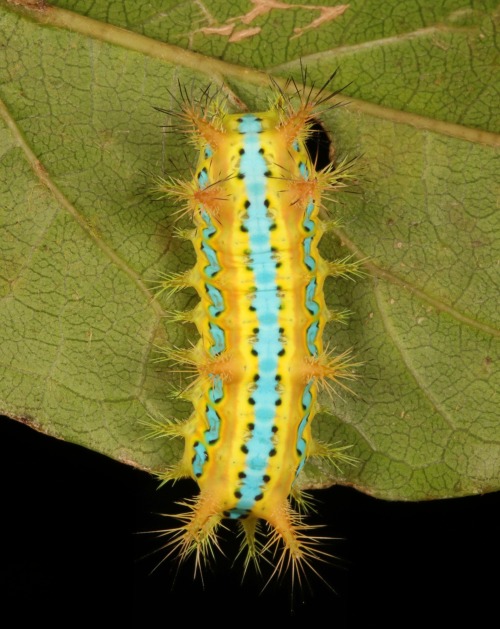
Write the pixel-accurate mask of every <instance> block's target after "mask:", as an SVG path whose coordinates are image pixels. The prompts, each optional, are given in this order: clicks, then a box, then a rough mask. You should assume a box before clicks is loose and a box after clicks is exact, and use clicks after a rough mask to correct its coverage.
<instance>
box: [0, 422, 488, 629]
mask: <svg viewBox="0 0 500 629" xmlns="http://www.w3.org/2000/svg"><path fill="white" fill-rule="evenodd" d="M0 451H1V462H2V463H1V464H2V472H3V474H2V479H3V483H2V487H3V492H2V494H3V495H2V514H3V515H2V527H1V528H2V536H1V543H0V553H1V567H0V597H1V599H2V605H1V607H0V611H1V614H2V616H3V614H5V613H7V610H10V609H11V610H14V612H15V614H16V619H17V621H18V622H20V621H22V620H23V619H24V618H25V617H28V615H30V616H31V615H35V616H36V618H37V619H38V620H43V619H46V618H47V619H54V620H55V619H60V618H68V619H70V618H72V619H73V620H77V619H81V617H82V616H85V617H91V618H95V619H98V618H105V617H106V618H113V619H114V620H116V621H117V622H118V621H122V620H132V619H134V621H136V622H137V621H142V622H143V626H144V623H146V624H147V626H151V625H150V623H154V624H157V623H159V624H160V625H162V626H163V625H164V624H166V625H168V624H169V619H170V620H172V617H174V618H176V619H177V621H178V620H179V619H185V620H186V622H187V621H192V622H203V621H206V620H207V618H216V619H217V620H218V621H223V622H224V623H228V624H234V623H235V622H237V621H238V620H237V619H239V621H242V620H245V623H246V622H254V621H259V620H260V619H264V618H265V619H268V620H281V621H283V622H293V621H294V620H297V621H301V622H303V621H306V622H307V621H312V622H320V621H324V620H325V619H327V618H328V619H329V622H328V625H331V626H334V627H348V626H349V627H352V626H353V625H354V626H358V624H361V623H363V624H364V623H365V622H370V624H371V623H372V622H373V623H375V622H376V623H378V622H383V623H384V624H385V625H386V626H398V625H399V626H406V625H407V622H410V620H411V624H412V625H413V624H414V623H415V622H419V621H421V622H425V623H426V625H427V624H430V625H433V624H434V622H437V621H438V620H439V619H442V620H446V621H447V622H449V621H450V619H451V618H452V617H453V616H456V618H457V619H461V620H463V619H464V615H465V614H469V613H470V614H472V615H473V618H474V625H475V626H484V625H483V622H482V621H481V618H486V616H487V615H488V614H489V612H490V611H492V610H494V609H495V608H496V605H497V599H498V570H499V565H500V564H499V559H500V553H499V542H498V532H499V525H498V523H499V517H498V515H499V506H500V494H499V493H496V494H489V495H484V496H476V497H470V498H461V499H454V500H442V501H434V502H427V503H391V502H385V501H381V500H376V499H374V498H370V497H368V496H365V495H363V494H361V493H359V492H357V491H355V490H353V489H350V488H346V487H334V488H332V489H329V490H323V491H319V492H315V496H316V498H317V500H318V506H317V508H318V515H317V516H316V518H315V522H317V523H324V524H325V525H326V527H325V529H324V532H323V534H325V535H328V536H333V537H340V538H343V539H342V540H334V541H330V542H328V547H327V549H328V550H329V551H332V552H334V553H335V554H336V555H337V556H338V557H339V558H340V559H339V560H338V561H336V562H334V563H333V564H332V565H324V566H321V565H320V566H319V570H320V572H321V574H322V576H323V577H324V578H325V580H327V581H328V582H329V583H330V585H331V587H332V588H334V590H335V592H333V591H332V590H330V589H329V588H328V587H327V586H326V585H325V584H324V583H322V582H321V581H320V580H319V579H317V578H316V577H314V575H313V576H311V577H310V578H309V580H308V581H309V582H308V583H305V584H304V585H303V587H302V589H300V588H297V587H295V590H294V593H293V595H292V594H291V586H290V580H289V579H288V578H285V579H282V580H280V581H274V582H272V583H270V584H269V585H268V587H267V588H266V589H265V590H264V591H263V592H261V590H262V585H263V583H265V578H258V577H256V575H255V574H254V573H253V572H251V573H249V574H248V575H247V577H246V578H245V580H244V581H243V583H242V582H241V575H242V570H241V564H240V563H238V562H237V563H236V564H234V565H233V561H232V559H233V558H234V555H235V553H236V552H237V548H238V545H237V543H236V542H235V540H234V538H235V535H233V534H232V533H231V532H228V533H227V534H225V537H226V538H227V539H226V540H225V542H224V544H223V548H224V550H225V552H226V555H227V559H225V558H224V557H223V556H218V557H217V560H216V561H214V562H212V563H213V566H212V569H210V568H208V569H206V570H205V571H204V581H203V583H202V582H201V580H200V579H199V578H198V579H196V580H194V579H193V566H192V564H190V563H188V564H186V565H184V566H182V567H181V569H180V570H177V562H176V561H175V559H168V560H166V561H164V562H163V563H162V564H161V565H160V566H158V567H157V568H156V570H154V568H155V566H157V564H158V562H159V561H160V559H161V558H162V556H163V555H162V554H161V553H154V554H153V555H149V556H147V555H148V554H149V553H151V552H153V551H154V550H155V549H158V547H159V546H160V542H159V540H158V539H155V537H154V536H153V535H149V534H139V533H138V532H140V531H151V530H154V529H157V528H161V527H166V526H168V525H169V524H170V525H172V522H170V523H169V522H168V521H167V520H166V519H165V518H164V517H160V516H158V515H156V514H157V513H171V512H174V511H175V510H176V505H175V501H176V500H182V499H183V498H185V497H187V496H189V495H192V494H193V492H194V488H195V486H194V484H193V483H191V482H189V481H186V482H180V483H177V484H176V485H174V486H171V485H169V486H167V487H164V488H162V489H161V490H158V488H157V487H158V482H157V481H156V480H155V479H154V478H152V477H151V476H149V475H148V474H146V473H143V472H140V471H138V470H134V469H132V468H129V467H127V466H125V465H122V464H120V463H117V462H115V461H112V460H110V459H108V458H106V457H103V456H100V455H98V454H96V453H94V452H90V451H88V450H85V449H84V448H80V447H78V446H75V445H72V444H67V443H64V442H61V441H57V440H55V439H51V438H49V437H46V436H44V435H41V434H39V433H37V432H35V431H33V430H31V429H30V428H27V427H26V426H23V425H22V424H19V423H17V422H14V421H12V420H8V419H6V418H2V419H1V421H0ZM153 570H154V571H153ZM152 571H153V572H152ZM493 613H494V614H495V615H494V617H495V616H496V613H495V612H493ZM184 614H185V615H186V616H184ZM235 614H237V616H235ZM428 621H429V622H428ZM431 621H432V622H431ZM264 626H265V625H264Z"/></svg>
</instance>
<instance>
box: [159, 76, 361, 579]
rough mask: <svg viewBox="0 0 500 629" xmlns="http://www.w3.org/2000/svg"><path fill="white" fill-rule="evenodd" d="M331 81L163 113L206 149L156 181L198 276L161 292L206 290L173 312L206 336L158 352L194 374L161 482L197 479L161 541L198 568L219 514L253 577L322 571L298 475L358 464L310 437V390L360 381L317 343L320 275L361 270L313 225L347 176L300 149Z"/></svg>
mask: <svg viewBox="0 0 500 629" xmlns="http://www.w3.org/2000/svg"><path fill="white" fill-rule="evenodd" d="M333 76H334V75H332V76H331V77H330V78H329V80H328V81H327V82H326V83H325V85H324V86H323V87H322V89H320V90H317V91H315V90H314V89H313V87H311V88H307V89H306V88H301V87H300V88H299V86H297V84H296V83H295V82H294V81H293V80H290V81H289V82H288V83H287V84H286V85H285V87H283V88H281V87H279V86H278V84H277V83H276V82H273V85H274V89H273V92H274V94H273V101H272V105H271V107H270V109H269V110H268V111H265V112H258V113H229V112H228V109H227V105H226V104H225V102H224V101H221V100H220V99H218V98H215V97H212V96H211V95H210V94H209V90H208V89H207V90H206V91H205V92H204V93H203V95H202V98H201V99H200V100H199V101H198V102H193V99H192V98H189V97H188V94H187V91H186V90H185V89H182V88H181V87H180V93H181V97H180V99H178V105H179V111H174V112H171V111H167V110H160V111H165V112H166V113H168V114H170V115H172V116H175V117H176V118H177V119H178V120H179V121H180V123H181V125H182V128H183V129H184V130H186V131H187V134H188V136H189V138H190V140H191V142H192V143H194V144H195V146H196V147H197V148H198V150H199V158H198V163H197V166H196V168H195V171H194V174H193V177H192V180H190V181H184V180H180V179H176V178H169V179H160V180H159V183H158V190H159V191H160V193H161V196H162V197H167V198H170V199H172V198H173V199H175V200H176V201H180V202H181V204H182V206H181V209H180V210H177V213H178V214H179V215H185V214H187V215H189V216H190V217H191V218H192V220H193V222H194V229H192V230H189V231H182V230H180V231H179V234H180V235H181V236H183V237H186V238H188V239H189V240H191V242H192V244H193V246H194V249H195V251H196V256H197V261H196V264H195V266H194V267H193V268H192V269H190V270H188V271H186V272H184V273H180V274H176V275H170V276H166V277H165V278H164V280H163V281H162V284H161V290H168V291H170V292H175V291H177V290H180V289H182V288H184V287H188V286H189V287H193V288H195V289H196V291H197V293H198V295H199V300H200V301H199V303H198V304H197V306H196V307H195V308H194V309H193V310H191V311H188V312H176V313H175V314H173V317H174V318H175V319H176V320H177V321H182V322H191V323H194V324H195V325H196V328H197V330H198V332H199V336H200V338H199V341H198V342H197V343H196V345H193V346H192V347H190V348H188V349H179V348H173V347H171V348H167V349H165V350H164V353H165V358H166V359H167V360H169V361H171V362H172V363H175V364H177V365H179V366H182V367H179V368H180V369H181V370H183V371H187V372H188V373H190V375H191V376H192V380H191V383H190V384H189V385H188V387H187V389H186V390H185V391H184V392H183V397H184V398H186V399H188V400H189V401H190V402H191V403H192V405H193V407H194V410H193V413H192V415H191V417H190V418H189V419H188V420H187V421H184V422H180V421H177V420H168V421H164V422H160V423H159V424H158V425H157V426H156V430H155V435H156V436H166V437H182V438H184V440H185V445H184V454H183V456H182V459H181V461H180V462H179V463H178V464H177V465H175V466H173V467H171V468H170V469H168V470H167V471H166V472H165V473H164V474H162V475H161V479H162V481H163V482H166V481H170V480H174V481H175V480H176V479H179V478H183V477H190V478H192V479H194V480H195V481H196V482H197V484H198V486H199V489H200V493H199V495H198V496H197V497H195V498H193V499H188V500H186V501H184V502H182V503H181V504H182V505H183V507H185V508H186V511H185V512H184V513H181V514H180V515H177V516H176V517H177V518H179V520H180V525H179V526H177V527H174V528H171V529H168V530H166V531H163V532H162V533H163V534H166V535H168V536H169V541H168V542H167V544H166V547H167V548H168V550H169V554H171V553H177V554H178V555H179V557H180V559H181V560H185V559H186V558H187V557H189V556H191V555H194V557H195V573H196V572H197V571H198V570H200V569H201V567H202V564H203V563H204V562H205V561H206V560H207V559H208V558H209V557H211V556H212V555H213V552H214V549H215V548H219V541H218V529H219V527H220V526H221V523H222V521H223V520H225V519H229V520H236V521H237V522H238V523H239V527H240V528H241V534H242V542H241V551H243V553H244V556H245V559H244V569H245V571H246V569H247V567H248V565H249V564H250V563H254V564H255V565H256V567H257V570H259V561H260V559H262V558H263V559H264V560H267V561H268V562H270V563H271V564H272V567H273V570H272V576H273V575H275V574H277V575H279V574H281V573H282V572H283V571H287V570H289V571H291V574H292V580H295V578H298V579H299V580H300V578H301V576H302V575H303V573H304V572H305V571H306V569H310V570H312V571H313V572H315V573H316V574H318V573H317V570H316V568H315V566H314V564H315V563H316V560H320V561H321V560H322V561H325V560H327V557H328V556H329V553H328V552H327V551H325V550H322V549H321V544H322V541H321V540H322V538H321V537H319V536H318V535H317V534H316V531H315V530H314V529H315V527H313V526H312V525H311V524H308V523H307V521H306V518H305V515H304V514H305V513H306V512H307V507H308V501H309V497H308V496H307V494H304V493H303V492H301V491H300V490H299V489H298V487H297V482H296V481H297V477H298V475H299V474H300V472H301V470H302V468H303V466H304V463H305V461H306V460H307V459H308V458H309V457H327V458H328V459H330V460H332V461H333V462H337V461H345V462H352V461H353V459H352V458H351V457H349V456H348V455H347V454H346V452H345V446H344V447H334V446H332V445H327V444H325V443H321V442H318V441H316V440H315V439H314V438H313V437H312V433H311V422H312V421H313V418H314V416H315V414H316V413H317V410H318V407H319V406H318V389H319V388H321V387H324V388H326V389H328V390H331V387H332V386H333V385H335V383H340V384H341V385H342V380H344V379H349V378H353V377H355V376H354V373H353V371H352V366H353V363H352V360H351V359H350V357H349V355H348V353H347V352H346V353H344V354H342V355H340V356H334V354H333V352H331V351H330V350H328V349H325V348H324V346H323V340H322V337H323V331H324V328H325V324H326V323H327V321H330V320H333V319H335V318H336V315H335V313H332V312H330V311H328V310H327V308H326V305H325V299H324V295H323V285H324V282H325V279H326V277H327V276H345V275H347V274H349V273H354V274H356V273H357V272H358V263H357V262H353V261H352V260H350V259H344V260H341V261H335V262H331V261H327V260H325V259H323V258H322V257H321V256H320V254H319V251H318V243H319V241H320V239H321V237H322V235H323V234H324V233H325V232H326V230H327V229H328V228H329V223H328V222H327V221H324V220H322V219H320V217H319V215H320V210H321V208H322V200H321V199H322V195H324V194H325V193H328V192H331V191H336V190H338V189H340V188H343V187H345V186H346V185H348V183H349V182H348V180H349V177H350V174H349V171H348V169H347V168H346V164H345V163H342V164H340V166H338V167H337V168H335V166H334V165H333V164H329V165H328V166H327V167H326V168H323V169H321V170H319V171H318V170H316V168H315V164H314V163H313V161H312V160H311V157H310V156H309V153H308V150H307V148H306V140H307V138H308V137H309V136H310V135H311V134H312V133H313V131H312V125H313V123H314V120H315V119H316V118H317V117H318V115H319V114H320V113H321V112H322V111H324V109H325V108H326V107H333V106H335V105H332V104H331V103H330V98H331V96H332V95H328V93H327V87H328V85H329V84H330V82H331V80H332V79H333ZM303 78H305V76H304V77H303ZM304 83H305V81H304ZM290 88H291V89H290ZM289 91H291V92H292V95H291V96H290V95H288V92H289ZM313 95H314V96H313ZM295 103H297V104H295ZM344 386H345V385H344ZM262 522H264V523H265V524H266V525H267V529H268V531H267V534H264V533H263V532H262V531H261V528H262V526H261V523H262ZM278 549H280V551H279V552H276V551H277V550H278Z"/></svg>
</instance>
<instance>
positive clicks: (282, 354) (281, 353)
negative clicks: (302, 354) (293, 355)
mask: <svg viewBox="0 0 500 629" xmlns="http://www.w3.org/2000/svg"><path fill="white" fill-rule="evenodd" d="M284 355H285V349H284V348H283V349H280V351H279V352H278V356H284Z"/></svg>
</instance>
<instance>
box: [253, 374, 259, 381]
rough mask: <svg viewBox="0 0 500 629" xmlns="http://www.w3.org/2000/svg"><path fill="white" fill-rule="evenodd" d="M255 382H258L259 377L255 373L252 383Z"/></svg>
mask: <svg viewBox="0 0 500 629" xmlns="http://www.w3.org/2000/svg"><path fill="white" fill-rule="evenodd" d="M257 380H260V376H259V374H258V373H256V374H255V376H254V377H253V381H254V382H257Z"/></svg>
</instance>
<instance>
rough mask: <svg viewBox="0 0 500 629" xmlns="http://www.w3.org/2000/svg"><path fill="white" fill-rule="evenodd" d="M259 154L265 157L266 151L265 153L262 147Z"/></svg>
mask: <svg viewBox="0 0 500 629" xmlns="http://www.w3.org/2000/svg"><path fill="white" fill-rule="evenodd" d="M259 153H260V154H261V155H264V153H265V151H264V149H263V148H262V147H260V149H259Z"/></svg>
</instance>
